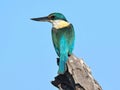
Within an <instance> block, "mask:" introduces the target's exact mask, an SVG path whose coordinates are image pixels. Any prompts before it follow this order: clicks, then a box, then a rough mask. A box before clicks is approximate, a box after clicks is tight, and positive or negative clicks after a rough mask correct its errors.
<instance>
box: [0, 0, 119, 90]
mask: <svg viewBox="0 0 120 90" xmlns="http://www.w3.org/2000/svg"><path fill="white" fill-rule="evenodd" d="M52 12H60V13H63V14H64V15H65V16H66V18H67V20H68V21H69V22H71V23H72V24H73V26H74V29H75V32H76V41H75V48H74V51H73V53H74V54H75V55H76V56H77V57H79V58H83V59H84V61H85V62H86V63H87V65H88V66H90V68H91V70H92V74H93V76H94V77H95V79H96V80H97V81H98V82H99V84H100V85H101V86H102V88H103V90H119V89H120V88H119V85H120V70H119V69H120V1H119V0H1V1H0V90H57V88H55V87H53V86H52V85H51V83H50V81H52V80H53V79H54V77H55V76H56V75H57V70H58V66H57V64H56V57H57V55H56V53H55V50H54V47H53V44H52V39H51V28H52V25H51V24H50V23H42V22H34V21H32V20H30V18H32V17H40V16H46V15H48V14H50V13H52Z"/></svg>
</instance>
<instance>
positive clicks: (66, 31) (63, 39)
mask: <svg viewBox="0 0 120 90" xmlns="http://www.w3.org/2000/svg"><path fill="white" fill-rule="evenodd" d="M31 20H35V21H43V22H50V23H52V41H53V45H54V48H55V51H56V53H57V55H58V56H59V58H60V61H59V70H58V74H64V73H65V71H66V70H67V66H66V63H67V60H68V57H69V56H70V55H71V54H72V51H73V48H74V40H75V32H74V28H73V25H72V24H71V23H70V22H68V21H67V19H66V18H65V16H64V15H63V14H61V13H51V14H49V15H48V16H46V17H39V18H31Z"/></svg>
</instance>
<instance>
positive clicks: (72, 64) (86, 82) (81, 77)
mask: <svg viewBox="0 0 120 90" xmlns="http://www.w3.org/2000/svg"><path fill="white" fill-rule="evenodd" d="M67 67H68V70H67V71H66V72H65V73H64V74H63V75H58V76H56V77H55V80H54V81H52V82H51V83H52V84H53V85H54V86H56V87H57V88H59V90H102V88H101V86H100V85H99V84H98V82H97V81H96V80H95V79H94V77H93V76H92V74H91V70H90V68H89V67H88V66H87V65H86V64H85V63H84V61H83V60H82V59H79V58H77V57H76V56H75V55H71V56H70V57H69V60H68V62H67Z"/></svg>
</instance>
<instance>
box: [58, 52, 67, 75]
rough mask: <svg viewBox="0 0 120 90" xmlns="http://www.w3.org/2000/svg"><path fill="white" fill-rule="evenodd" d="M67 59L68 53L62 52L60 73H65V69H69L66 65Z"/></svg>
mask: <svg viewBox="0 0 120 90" xmlns="http://www.w3.org/2000/svg"><path fill="white" fill-rule="evenodd" d="M67 60H68V54H62V55H61V56H60V61H59V70H58V74H64V73H65V71H66V70H67V66H66V63H67Z"/></svg>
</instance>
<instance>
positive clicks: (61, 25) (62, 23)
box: [50, 20, 70, 29]
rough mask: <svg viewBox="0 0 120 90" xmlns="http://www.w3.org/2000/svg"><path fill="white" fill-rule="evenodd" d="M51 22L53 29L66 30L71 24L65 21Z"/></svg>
mask: <svg viewBox="0 0 120 90" xmlns="http://www.w3.org/2000/svg"><path fill="white" fill-rule="evenodd" d="M50 22H51V23H52V25H53V27H54V28H56V29H60V28H64V27H67V26H69V25H70V23H69V22H67V21H64V20H51V21H50Z"/></svg>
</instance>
